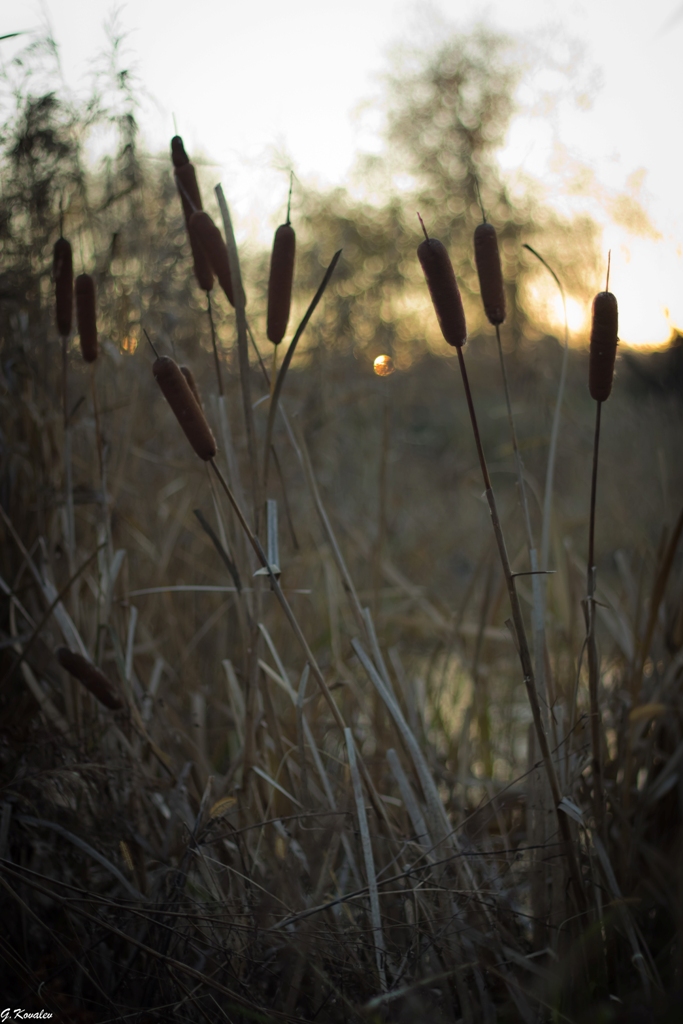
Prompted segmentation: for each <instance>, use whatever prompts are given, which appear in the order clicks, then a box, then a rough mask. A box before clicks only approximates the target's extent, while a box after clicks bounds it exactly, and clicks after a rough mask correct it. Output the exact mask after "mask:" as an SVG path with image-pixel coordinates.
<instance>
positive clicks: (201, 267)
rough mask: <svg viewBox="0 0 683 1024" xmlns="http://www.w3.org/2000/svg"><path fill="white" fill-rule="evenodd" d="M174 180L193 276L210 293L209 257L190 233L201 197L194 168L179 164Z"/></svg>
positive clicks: (199, 208) (199, 206) (189, 164)
mask: <svg viewBox="0 0 683 1024" xmlns="http://www.w3.org/2000/svg"><path fill="white" fill-rule="evenodd" d="M176 138H177V136H176ZM171 145H172V144H171ZM184 152H185V150H184V149H183V153H184ZM174 163H175V157H174ZM175 179H176V185H177V187H178V193H179V195H180V201H181V203H182V205H183V214H184V216H185V227H186V228H187V234H188V236H189V239H190V248H191V249H192V261H193V263H194V276H195V277H196V278H197V284H198V285H199V287H200V288H201V289H202V291H204V292H210V291H211V289H212V288H213V272H212V270H211V263H210V262H209V257H208V255H207V254H206V252H205V251H204V248H203V246H201V245H200V244H199V242H198V240H197V239H196V238H195V237H194V235H193V233H192V232H191V231H190V218H191V217H192V214H193V213H196V212H197V211H198V210H201V209H202V197H201V196H200V194H199V185H198V184H197V175H196V174H195V170H194V167H193V165H192V164H191V163H190V162H189V160H188V161H187V162H186V163H184V164H180V166H178V165H176V169H175Z"/></svg>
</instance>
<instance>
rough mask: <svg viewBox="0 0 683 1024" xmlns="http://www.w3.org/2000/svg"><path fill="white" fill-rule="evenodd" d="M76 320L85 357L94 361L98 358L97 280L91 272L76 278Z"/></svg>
mask: <svg viewBox="0 0 683 1024" xmlns="http://www.w3.org/2000/svg"><path fill="white" fill-rule="evenodd" d="M76 320H77V323H78V333H79V335H80V339H81V352H82V353H83V359H84V360H85V361H86V363H94V362H95V360H96V359H97V311H96V308H95V282H94V281H93V279H92V277H91V276H90V274H79V275H78V277H77V278H76Z"/></svg>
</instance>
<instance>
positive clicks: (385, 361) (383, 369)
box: [372, 356, 396, 377]
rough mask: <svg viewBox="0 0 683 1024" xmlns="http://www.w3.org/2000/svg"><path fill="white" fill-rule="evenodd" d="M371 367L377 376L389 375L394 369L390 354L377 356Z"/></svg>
mask: <svg viewBox="0 0 683 1024" xmlns="http://www.w3.org/2000/svg"><path fill="white" fill-rule="evenodd" d="M372 368H373V370H374V371H375V373H376V374H377V376H378V377H389V376H390V375H391V374H392V373H393V372H394V370H395V369H396V367H395V366H394V360H393V359H392V358H391V356H377V358H376V359H375V361H374V363H373V364H372Z"/></svg>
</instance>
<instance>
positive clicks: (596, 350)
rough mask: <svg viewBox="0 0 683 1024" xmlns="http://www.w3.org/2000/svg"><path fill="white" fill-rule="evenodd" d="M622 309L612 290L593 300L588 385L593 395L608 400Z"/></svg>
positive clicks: (599, 294)
mask: <svg viewBox="0 0 683 1024" xmlns="http://www.w3.org/2000/svg"><path fill="white" fill-rule="evenodd" d="M618 330H619V310H618V308H617V300H616V298H615V297H614V295H612V292H598V294H597V295H596V296H595V298H594V299H593V323H592V326H591V347H590V369H589V372H588V388H589V390H590V393H591V398H594V399H595V401H596V402H605V401H607V399H608V398H609V396H610V392H611V390H612V377H613V376H614V361H615V359H616V356H617V342H618V340H619V339H618V338H617V333H618Z"/></svg>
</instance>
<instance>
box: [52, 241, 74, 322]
mask: <svg viewBox="0 0 683 1024" xmlns="http://www.w3.org/2000/svg"><path fill="white" fill-rule="evenodd" d="M52 276H53V278H54V282H55V312H56V315H57V330H58V331H59V333H60V334H61V336H62V337H63V338H66V337H68V335H69V334H71V315H72V311H73V296H74V271H73V259H72V256H71V246H70V244H69V243H68V242H67V240H66V238H61V237H60V238H58V239H57V241H56V242H55V247H54V250H53V254H52Z"/></svg>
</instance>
